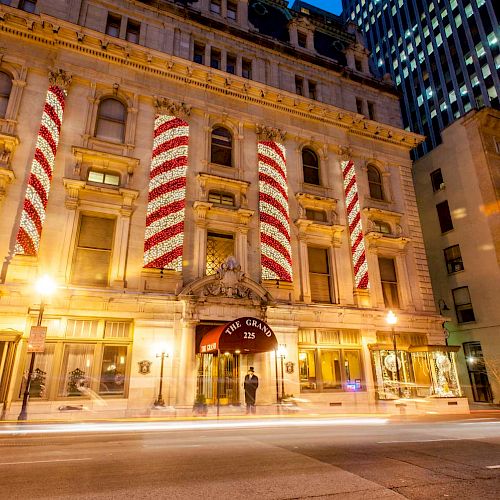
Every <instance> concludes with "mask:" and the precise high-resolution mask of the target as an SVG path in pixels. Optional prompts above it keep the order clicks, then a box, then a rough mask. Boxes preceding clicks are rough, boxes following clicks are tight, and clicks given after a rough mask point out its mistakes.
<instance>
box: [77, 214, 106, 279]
mask: <svg viewBox="0 0 500 500" xmlns="http://www.w3.org/2000/svg"><path fill="white" fill-rule="evenodd" d="M114 232H115V221H114V219H107V218H104V217H93V216H90V215H82V216H81V218H80V227H79V231H78V237H77V244H76V250H75V255H74V261H73V273H72V278H71V282H72V283H74V284H77V285H95V286H106V285H107V284H108V275H109V267H110V264H111V250H112V246H113V236H114Z"/></svg>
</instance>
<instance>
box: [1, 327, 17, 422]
mask: <svg viewBox="0 0 500 500" xmlns="http://www.w3.org/2000/svg"><path fill="white" fill-rule="evenodd" d="M20 338H21V335H20V334H19V335H9V334H7V336H4V335H2V333H0V414H3V411H4V410H5V405H6V402H7V397H8V393H9V385H10V381H11V377H12V367H13V365H14V356H15V352H16V347H17V344H18V341H19V339H20Z"/></svg>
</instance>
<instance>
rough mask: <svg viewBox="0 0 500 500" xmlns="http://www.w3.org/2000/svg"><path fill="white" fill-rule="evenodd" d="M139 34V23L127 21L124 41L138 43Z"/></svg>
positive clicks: (131, 20)
mask: <svg viewBox="0 0 500 500" xmlns="http://www.w3.org/2000/svg"><path fill="white" fill-rule="evenodd" d="M140 33H141V23H140V22H138V21H134V20H133V19H128V20H127V31H126V33H125V39H126V40H127V41H128V42H130V43H139V36H140Z"/></svg>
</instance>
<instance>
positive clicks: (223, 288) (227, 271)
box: [202, 256, 258, 299]
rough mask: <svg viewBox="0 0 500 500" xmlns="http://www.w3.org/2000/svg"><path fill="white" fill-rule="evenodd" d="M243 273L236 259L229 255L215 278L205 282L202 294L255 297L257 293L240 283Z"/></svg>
mask: <svg viewBox="0 0 500 500" xmlns="http://www.w3.org/2000/svg"><path fill="white" fill-rule="evenodd" d="M244 277H245V273H243V272H242V271H241V266H240V265H239V263H238V261H237V260H236V259H235V258H234V257H233V256H230V257H228V258H227V259H226V261H225V262H224V263H223V264H222V265H221V266H220V267H219V269H218V270H217V274H216V279H215V281H213V282H212V283H209V284H207V285H206V286H205V287H204V289H203V292H202V294H203V295H215V296H222V297H229V298H240V299H257V298H258V297H257V295H255V293H254V292H253V291H252V290H250V288H248V287H247V286H245V285H244V284H243V283H242V280H243V278H244Z"/></svg>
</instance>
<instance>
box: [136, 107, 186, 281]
mask: <svg viewBox="0 0 500 500" xmlns="http://www.w3.org/2000/svg"><path fill="white" fill-rule="evenodd" d="M156 111H157V114H156V117H155V124H154V136H153V152H152V155H151V171H150V176H149V197H148V208H147V213H146V234H145V238H144V267H145V268H153V269H170V270H173V271H182V253H183V244H184V217H185V208H186V175H187V165H188V149H189V145H188V143H189V125H188V123H187V122H186V121H184V120H183V119H182V118H179V117H178V115H180V114H184V115H188V114H189V109H188V108H187V107H186V106H185V105H184V104H176V103H174V102H173V101H170V100H169V99H164V98H163V99H157V100H156Z"/></svg>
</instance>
